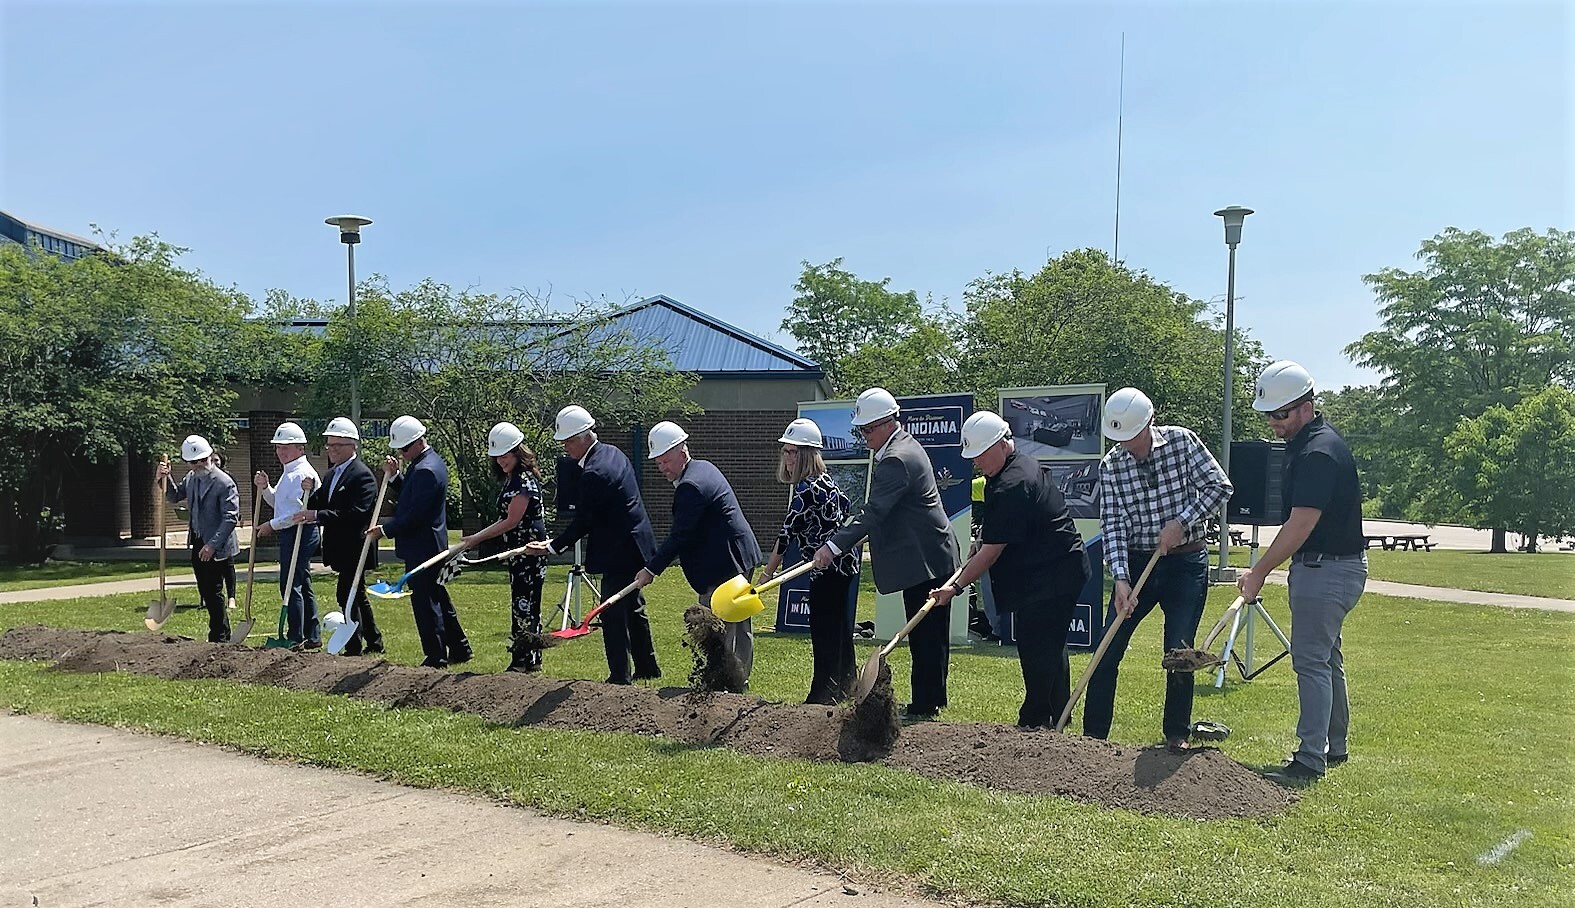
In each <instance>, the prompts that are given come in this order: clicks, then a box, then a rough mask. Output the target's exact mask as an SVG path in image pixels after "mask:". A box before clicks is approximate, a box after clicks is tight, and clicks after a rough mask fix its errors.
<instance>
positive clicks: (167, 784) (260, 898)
mask: <svg viewBox="0 0 1575 908" xmlns="http://www.w3.org/2000/svg"><path fill="white" fill-rule="evenodd" d="M0 805H3V807H0V817H3V821H0V908H10V906H13V905H17V906H29V905H37V906H40V908H60V906H70V905H138V906H141V905H153V904H160V905H176V906H199V905H200V906H232V905H246V906H248V908H271V906H280V908H285V906H288V908H296V906H299V905H302V904H310V905H314V906H324V908H330V906H355V908H359V906H368V908H370V906H378V908H382V906H389V905H416V904H421V905H452V906H465V908H469V906H489V905H492V906H502V905H509V906H520V905H526V906H535V905H540V906H551V908H578V906H603V905H632V904H638V905H641V906H642V908H668V906H671V908H679V906H695V908H699V906H712V905H728V906H745V908H748V906H772V908H786V906H822V908H823V906H830V905H838V906H847V908H858V906H865V908H895V906H899V905H937V906H938V905H940V904H941V903H939V902H929V901H925V900H922V899H912V898H907V897H904V896H900V895H890V894H883V893H878V892H871V891H869V890H868V889H866V888H865V887H864V886H863V885H860V884H853V885H844V882H843V881H842V880H841V879H840V878H838V877H837V876H835V875H832V874H828V873H816V872H812V871H809V870H803V869H799V868H795V867H788V866H784V865H781V864H775V863H772V862H769V861H766V860H762V859H754V858H748V857H744V856H743V855H740V854H736V853H733V852H731V851H727V850H725V849H722V848H715V847H710V846H706V845H699V844H696V843H693V842H689V841H685V840H681V839H674V838H667V837H664V836H658V835H651V834H647V833H638V832H629V831H626V830H622V829H616V828H613V827H611V826H602V825H596V824H587V823H574V822H571V821H568V820H558V819H552V818H548V817H544V816H541V815H540V814H537V813H534V812H532V811H529V810H524V809H520V808H513V807H506V806H502V805H499V804H497V803H495V802H493V801H488V800H484V799H481V798H477V797H473V796H470V795H462V794H455V793H451V792H445V791H427V790H422V789H414V788H405V787H402V786H399V785H393V784H389V783H384V782H377V781H374V780H373V779H371V778H368V777H366V776H360V775H353V774H348V773H340V772H335V771H331V770H325V769H316V768H312V767H307V766H298V765H294V764H284V763H273V762H268V761H266V760H260V759H256V758H253V757H248V756H242V755H240V754H236V753H232V752H228V751H224V750H221V749H218V748H215V747H203V746H200V745H195V744H188V743H184V742H180V741H175V740H173V739H168V738H160V737H154V736H151V735H140V734H133V733H131V732H125V731H117V730H114V729H109V728H103V727H100V726H86V725H69V724H65V723H58V722H53V721H50V720H46V719H39V718H33V717H27V716H16V715H9V714H0Z"/></svg>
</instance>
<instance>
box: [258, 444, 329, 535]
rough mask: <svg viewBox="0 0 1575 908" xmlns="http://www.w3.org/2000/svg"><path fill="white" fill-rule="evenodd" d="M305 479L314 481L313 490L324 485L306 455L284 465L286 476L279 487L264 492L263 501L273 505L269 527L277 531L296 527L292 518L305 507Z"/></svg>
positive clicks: (275, 486)
mask: <svg viewBox="0 0 1575 908" xmlns="http://www.w3.org/2000/svg"><path fill="white" fill-rule="evenodd" d="M305 479H310V480H311V481H312V488H314V489H315V488H318V487H319V486H320V485H322V482H321V480H319V479H318V476H317V470H316V469H315V468H313V467H312V465H311V463H309V462H308V461H307V459H306V455H304V454H303V455H301V456H300V457H297V458H296V459H294V460H292V461H290V462H289V463H287V464H285V465H284V475H283V476H280V477H279V484H278V485H273V486H269V487H268V488H266V489H264V490H263V493H262V494H263V501H266V502H268V503H269V504H271V505H273V519H272V520H270V521H268V525H269V526H271V527H273V528H274V529H275V530H285V529H289V528H290V527H291V526H294V524H295V521H293V520H291V519H290V518H292V517H294V516H295V512H296V511H299V510H301V509H302V507H303V505H302V504H301V498H302V495H301V482H302V480H305Z"/></svg>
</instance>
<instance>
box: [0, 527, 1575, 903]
mask: <svg viewBox="0 0 1575 908" xmlns="http://www.w3.org/2000/svg"><path fill="white" fill-rule="evenodd" d="M1434 554H1436V553H1434ZM1424 557H1425V556H1424ZM496 578H497V575H488V574H480V573H471V574H466V575H464V576H463V577H461V578H460V580H459V581H458V582H456V583H455V585H454V587H453V590H454V598H455V601H456V604H457V606H458V609H459V612H460V614H461V616H462V618H463V620H464V621H465V623H466V625H467V628H468V629H469V632H470V636H471V639H472V641H473V643H474V645H475V648H476V653H477V658H476V660H475V661H474V662H473V663H472V664H471V665H468V666H466V668H467V669H470V670H474V671H496V670H499V669H501V668H502V666H503V664H504V661H505V654H504V652H503V640H504V637H505V634H506V627H507V619H506V608H507V606H506V596H505V590H504V588H503V586H502V585H501V584H500V583H499V582H498V581H497V579H496ZM562 580H563V572H562V571H561V569H560V570H555V571H554V573H553V575H552V577H551V579H550V582H549V586H548V597H549V599H551V598H552V597H553V596H554V595H561V591H562ZM330 589H331V586H330V583H329V582H328V579H327V578H325V579H324V580H322V581H319V584H318V590H319V595H325V594H326V595H331V593H329V590H330ZM655 590H656V591H655V594H654V595H653V597H652V613H653V620H654V621H655V623H656V627H657V639H658V644H659V647H660V656H661V659H662V664H663V668H664V670H665V671H666V672H667V676H668V678H669V679H677V678H680V677H682V675H683V674H684V672H685V670H686V669H687V666H688V663H687V658H686V655H685V653H684V651H683V650H682V649H681V647H680V645H679V643H678V640H677V635H678V630H677V629H678V626H679V620H678V615H679V612H680V611H681V609H682V607H683V606H684V605H685V604H687V602H688V601H689V600H690V596H689V595H687V594H686V593H685V592H684V591H683V590H682V589H681V587H680V584H679V583H678V582H677V580H676V577H669V578H664V579H663V580H662V581H660V582H659V584H658V586H657V587H656V588H655ZM1284 595H1285V592H1284V588H1283V587H1280V588H1271V589H1270V590H1269V591H1268V597H1267V598H1268V605H1269V608H1270V610H1271V612H1273V613H1274V614H1275V615H1276V616H1277V619H1278V620H1280V621H1281V622H1282V624H1285V625H1287V626H1288V618H1287V617H1286V616H1285V614H1284V611H1285V609H1284V605H1285V603H1284ZM145 599H146V597H145V596H121V597H108V598H100V599H91V600H70V601H64V602H53V603H36V604H24V605H8V606H0V626H11V625H17V624H24V623H34V622H43V623H51V624H58V625H70V626H86V627H117V628H125V629H135V628H137V627H138V626H140V623H141V616H142V612H143V610H144V608H145V607H146V602H145V601H144V600H145ZM1229 599H1230V592H1229V591H1228V590H1225V589H1220V590H1216V591H1215V592H1214V593H1213V595H1212V596H1211V600H1210V601H1211V605H1210V609H1209V612H1208V614H1207V615H1206V616H1205V619H1204V624H1205V626H1207V625H1208V624H1212V623H1213V620H1214V618H1215V617H1217V616H1218V614H1219V613H1220V610H1221V608H1223V606H1224V604H1225V603H1226V602H1227V601H1228V600H1229ZM274 614H276V611H275V612H274ZM382 616H383V624H384V626H385V627H386V629H387V633H388V636H389V643H390V655H391V657H392V658H393V659H395V660H396V661H400V662H408V663H413V662H416V661H418V660H419V658H420V653H419V648H418V645H417V642H416V639H415V634H414V630H413V627H412V624H411V621H410V618H409V612H408V608H407V607H404V606H403V605H402V604H391V605H387V606H385V607H384V608H383V610H382ZM271 619H272V614H266V613H265V616H264V619H263V621H262V622H261V623H268V622H269V621H271ZM202 622H203V619H202V616H201V613H200V612H197V611H195V610H185V611H182V612H180V613H178V614H177V615H176V617H175V618H174V619H173V620H172V621H171V622H170V624H169V625H168V629H169V630H171V631H174V632H176V633H183V634H188V635H193V636H198V635H200V632H201V631H202V629H203V626H204V625H203V623H202ZM1134 647H1135V651H1134V653H1133V654H1132V656H1131V657H1129V659H1128V661H1127V662H1126V663H1125V665H1126V666H1127V671H1126V672H1125V673H1124V674H1123V680H1122V686H1121V693H1120V696H1119V698H1118V701H1117V711H1116V724H1115V729H1114V734H1113V736H1114V737H1115V738H1117V739H1118V740H1124V741H1128V742H1132V743H1140V744H1141V743H1149V742H1152V741H1154V740H1155V739H1156V738H1157V736H1158V713H1159V708H1158V703H1159V699H1160V692H1161V685H1162V679H1161V673H1160V672H1159V671H1158V670H1157V669H1156V670H1152V671H1151V670H1148V668H1149V667H1150V666H1153V665H1154V664H1155V663H1156V662H1157V657H1158V623H1157V621H1155V620H1150V621H1149V622H1146V623H1145V625H1144V626H1143V627H1142V628H1141V629H1140V631H1139V633H1138V635H1137V639H1136V642H1135V643H1134ZM1345 651H1346V659H1347V663H1348V665H1349V666H1350V673H1351V678H1352V681H1351V683H1352V689H1353V692H1354V704H1353V710H1354V712H1355V715H1356V729H1355V734H1354V737H1353V740H1352V749H1353V754H1354V757H1353V759H1352V761H1351V762H1350V763H1349V764H1347V765H1346V766H1344V767H1341V768H1339V769H1337V770H1336V771H1335V772H1334V774H1332V775H1331V776H1330V778H1329V779H1327V780H1326V781H1325V782H1323V783H1321V784H1319V785H1318V786H1316V787H1315V788H1313V789H1311V790H1310V791H1309V792H1307V793H1306V795H1305V796H1304V798H1303V799H1302V801H1301V802H1300V803H1299V804H1298V805H1296V806H1295V807H1294V808H1293V809H1292V810H1291V811H1290V812H1289V813H1288V814H1286V815H1284V816H1281V817H1278V818H1274V819H1270V820H1265V821H1259V822H1250V821H1213V822H1197V821H1185V820H1174V819H1164V818H1154V817H1145V816H1140V815H1135V814H1131V813H1127V812H1124V811H1116V810H1105V809H1100V808H1096V807H1091V806H1087V805H1082V804H1077V803H1074V802H1070V801H1065V800H1061V799H1057V798H1049V797H1043V798H1035V797H1023V796H1011V795H1003V794H998V793H995V792H989V791H984V790H980V789H976V788H972V787H969V786H965V785H959V784H948V783H937V782H933V781H930V780H927V779H922V778H919V777H916V776H912V775H908V774H906V773H902V772H899V771H896V770H891V769H887V768H884V767H876V766H845V765H826V764H811V763H802V762H794V761H783V760H772V759H763V758H754V757H748V756H744V755H741V754H737V753H733V752H730V751H726V750H719V749H705V748H695V747H692V746H687V745H678V744H675V743H673V742H670V741H662V740H654V739H644V738H640V737H635V736H624V735H605V734H594V733H585V732H566V731H553V730H545V729H534V728H508V727H500V726H495V725H489V724H488V723H486V722H484V721H482V720H480V719H477V718H475V717H472V716H465V715H456V714H449V713H441V712H434V711H425V710H389V709H384V708H381V707H379V706H377V705H374V704H370V703H365V702H360V701H350V700H345V699H342V698H335V697H328V696H323V695H317V694H307V693H300V692H290V691H284V690H279V689H270V688H253V687H247V686H244V685H237V684H231V683H227V682H166V681H159V680H156V679H150V678H141V677H132V676H122V675H113V676H80V675H69V674H55V673H51V672H46V671H43V670H42V669H41V667H39V666H36V665H29V664H24V663H14V662H13V663H0V707H10V708H13V709H19V710H25V711H35V712H41V713H47V714H53V715H58V716H62V717H65V718H68V719H71V720H74V721H84V722H98V723H103V724H109V725H118V726H126V727H133V728H144V729H149V730H153V731H158V732H162V733H168V734H173V735H177V736H180V737H184V738H189V739H193V740H199V741H209V742H217V743H223V744H229V745H233V746H236V747H239V748H242V749H244V750H248V751H252V752H257V753H264V754H268V755H272V756H278V757H287V758H292V759H298V760H303V761H307V762H312V763H318V764H322V765H327V766H336V767H344V768H353V769H360V770H364V771H369V772H375V773H379V774H384V775H387V776H389V777H390V778H392V779H395V780H398V781H401V782H405V783H407V784H413V785H423V786H443V787H453V788H459V789H465V790H470V791H476V792H480V793H483V794H487V795H491V796H494V797H498V798H500V799H502V800H505V801H508V802H510V803H515V804H520V805H526V806H531V807H535V808H538V809H542V810H546V811H549V812H552V813H555V814H561V815H565V816H570V817H582V818H587V819H596V820H605V821H608V822H613V823H617V824H619V825H624V826H629V827H633V828H640V829H650V830H655V831H661V832H670V833H674V834H679V835H684V836H689V837H692V838H697V839H702V840H707V841H716V842H722V843H727V844H730V845H733V846H735V847H738V848H741V849H744V850H746V851H756V852H761V853H764V854H768V855H772V856H775V857H778V858H783V859H788V860H804V859H807V860H811V861H814V862H817V863H820V864H824V865H826V866H829V867H833V868H838V869H842V868H847V869H849V870H851V871H852V872H853V873H854V874H855V875H856V876H859V877H862V878H865V879H882V878H888V879H889V878H893V877H895V878H899V879H901V880H904V881H907V882H910V883H912V884H915V885H918V886H921V887H923V888H924V889H926V890H927V891H929V892H932V893H935V894H938V895H943V896H947V897H953V898H958V899H962V900H967V901H1001V902H1007V903H1012V904H1043V905H1078V906H1118V905H1241V906H1258V905H1269V904H1280V905H1302V904H1306V905H1373V906H1379V905H1384V906H1387V905H1415V906H1423V905H1439V904H1449V905H1505V906H1508V905H1516V906H1520V905H1550V906H1551V905H1562V904H1568V903H1569V902H1570V899H1571V898H1572V896H1575V836H1572V832H1571V830H1572V829H1575V762H1572V760H1571V757H1570V752H1569V742H1570V740H1571V736H1572V733H1575V698H1572V697H1571V696H1570V694H1571V692H1572V689H1575V688H1572V682H1575V616H1569V615H1560V614H1551V613H1544V612H1537V611H1524V610H1510V609H1494V608H1485V607H1472V606H1459V605H1447V604H1442V603H1432V602H1423V601H1419V600H1408V599H1389V598H1385V597H1380V596H1368V597H1365V598H1364V599H1363V600H1362V604H1361V606H1360V607H1359V608H1358V609H1357V611H1356V612H1355V613H1353V615H1352V617H1351V619H1350V621H1349V623H1348V624H1347V635H1346V646H1345ZM1085 660H1086V657H1083V656H1079V657H1076V658H1075V659H1074V670H1077V671H1081V669H1082V667H1083V666H1084V664H1085ZM807 663H808V651H807V642H806V641H805V640H804V639H803V638H802V637H798V636H794V635H778V634H775V633H771V632H765V631H763V632H761V633H760V634H759V639H758V645H757V662H756V672H755V676H754V681H753V687H754V690H755V692H756V693H758V694H759V695H761V696H763V697H766V698H768V699H774V700H795V699H799V698H802V696H803V693H804V689H805V686H806V683H807ZM892 663H893V668H894V670H895V671H896V672H897V678H898V682H899V691H900V690H902V689H903V688H904V687H905V685H906V678H907V662H906V658H905V654H904V651H903V650H899V651H898V653H897V654H895V655H894V656H893V659H892ZM547 669H548V671H549V672H550V673H552V674H556V675H562V676H568V677H580V678H600V677H602V676H603V675H604V674H605V672H606V666H605V662H604V660H603V657H602V652H601V645H600V641H599V640H598V639H597V638H596V637H595V636H592V637H589V638H585V639H583V640H581V641H577V642H574V643H570V644H566V645H564V646H562V647H559V648H557V649H554V650H551V651H549V652H548V653H547ZM1020 684H1021V681H1020V676H1019V675H1018V669H1017V664H1016V660H1015V658H1012V651H1011V650H1007V649H1002V648H1000V647H995V646H979V647H958V648H956V649H954V655H953V662H952V685H951V702H952V704H953V705H952V708H951V709H949V710H948V711H947V713H946V718H949V719H953V720H978V721H1010V720H1011V719H1012V718H1013V717H1014V715H1015V710H1016V699H1015V698H1016V697H1017V696H1018V695H1019V691H1020ZM1294 710H1295V685H1294V676H1293V675H1292V674H1291V673H1290V671H1289V667H1288V665H1283V664H1282V665H1281V666H1276V667H1275V668H1273V669H1271V670H1270V671H1269V672H1267V673H1266V674H1265V675H1263V676H1262V677H1260V678H1259V679H1258V680H1256V681H1254V682H1252V683H1251V684H1248V685H1242V684H1240V683H1239V682H1232V683H1230V684H1228V685H1227V687H1226V689H1225V691H1224V692H1223V693H1219V692H1215V691H1214V690H1213V689H1212V688H1201V689H1200V691H1199V695H1198V699H1197V705H1196V716H1197V717H1198V718H1210V719H1216V720H1220V721H1223V722H1226V723H1227V724H1229V725H1230V726H1231V727H1232V728H1233V729H1234V730H1235V734H1233V735H1232V737H1231V738H1230V740H1229V741H1227V742H1226V743H1225V745H1224V746H1225V749H1226V751H1227V752H1228V753H1230V754H1231V755H1232V756H1234V757H1236V758H1237V759H1240V760H1242V761H1243V762H1246V763H1248V764H1251V765H1258V764H1267V763H1272V762H1277V761H1278V760H1279V759H1280V758H1281V757H1282V756H1283V755H1284V754H1285V753H1286V752H1287V751H1288V750H1289V749H1290V747H1291V746H1292V743H1293V740H1292V735H1291V731H1292V725H1293V721H1294ZM1523 829H1524V830H1529V831H1530V832H1531V833H1532V836H1531V837H1530V838H1529V839H1527V840H1525V841H1524V843H1523V844H1521V845H1520V846H1519V847H1518V848H1516V849H1515V850H1514V851H1512V852H1511V853H1510V854H1509V855H1508V856H1507V857H1505V858H1503V860H1501V861H1499V862H1497V863H1491V864H1486V863H1482V862H1480V861H1479V860H1478V859H1479V856H1481V855H1483V854H1485V853H1486V852H1488V851H1489V850H1490V849H1492V848H1494V846H1496V845H1498V844H1499V843H1500V842H1502V841H1504V840H1505V839H1506V837H1508V836H1510V835H1512V834H1514V833H1516V832H1517V831H1518V830H1523Z"/></svg>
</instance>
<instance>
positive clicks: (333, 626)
mask: <svg viewBox="0 0 1575 908" xmlns="http://www.w3.org/2000/svg"><path fill="white" fill-rule="evenodd" d="M319 624H320V625H321V631H322V634H323V636H324V637H332V636H333V635H334V632H335V631H337V630H339V629H340V628H341V627H344V624H345V613H344V612H339V611H333V612H329V613H328V614H326V615H324V616H323V620H322V621H320V622H319Z"/></svg>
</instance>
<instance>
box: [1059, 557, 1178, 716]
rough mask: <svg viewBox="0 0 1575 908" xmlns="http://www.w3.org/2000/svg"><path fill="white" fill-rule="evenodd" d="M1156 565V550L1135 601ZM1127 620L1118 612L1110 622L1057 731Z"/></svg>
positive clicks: (1138, 586)
mask: <svg viewBox="0 0 1575 908" xmlns="http://www.w3.org/2000/svg"><path fill="white" fill-rule="evenodd" d="M1156 564H1159V549H1155V550H1154V554H1153V555H1150V556H1149V559H1148V566H1147V567H1145V568H1144V569H1143V575H1142V576H1140V577H1138V582H1137V586H1134V587H1133V588H1132V598H1133V599H1136V598H1137V594H1138V593H1140V592H1142V590H1143V584H1145V583H1147V582H1148V575H1149V574H1151V573H1153V571H1154V565H1156ZM1126 618H1127V616H1126V615H1123V614H1121V613H1120V612H1117V613H1116V620H1114V621H1112V622H1110V627H1108V628H1106V629H1105V636H1104V637H1102V638H1100V640H1099V648H1098V649H1096V650H1094V658H1092V659H1090V660H1088V668H1086V669H1084V670H1083V677H1082V679H1081V680H1079V681H1078V682H1077V690H1074V691H1072V696H1071V697H1070V698H1069V699H1068V700H1067V701H1066V708H1065V709H1063V710H1061V718H1059V719H1057V720H1056V723H1055V730H1056V731H1060V730H1062V729H1063V728H1066V721H1067V720H1068V719H1070V718H1072V707H1074V706H1076V705H1077V701H1078V700H1081V699H1082V698H1083V691H1084V690H1086V689H1087V688H1088V682H1089V681H1091V680H1093V678H1094V669H1096V668H1098V667H1099V660H1100V659H1102V658H1104V655H1105V650H1107V649H1109V648H1110V641H1112V640H1114V639H1116V628H1118V627H1120V626H1121V622H1123V621H1125V620H1126Z"/></svg>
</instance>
